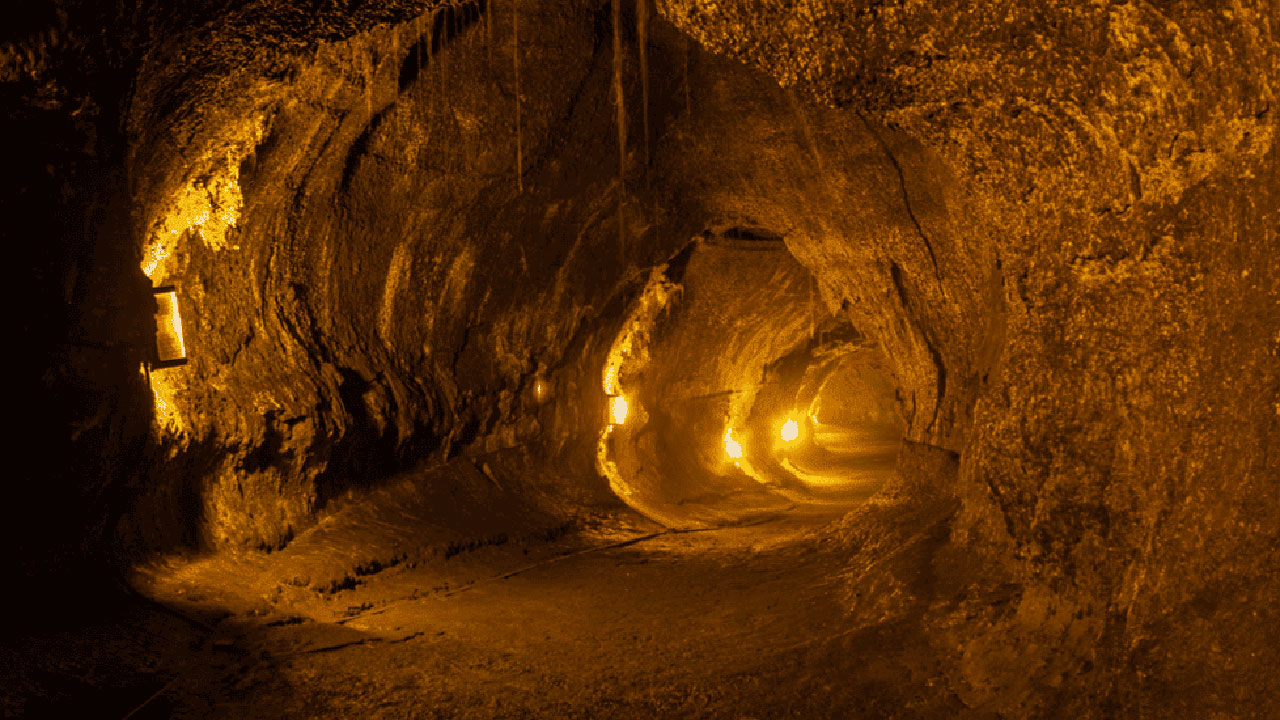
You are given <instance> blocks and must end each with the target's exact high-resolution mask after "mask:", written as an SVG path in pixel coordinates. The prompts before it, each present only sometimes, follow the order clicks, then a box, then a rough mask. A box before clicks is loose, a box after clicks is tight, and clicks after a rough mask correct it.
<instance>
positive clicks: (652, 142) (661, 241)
mask: <svg viewBox="0 0 1280 720" xmlns="http://www.w3.org/2000/svg"><path fill="white" fill-rule="evenodd" d="M510 11H511V8H505V9H504V8H503V6H502V5H500V4H499V5H495V6H493V7H492V8H487V10H486V12H483V13H477V12H474V11H473V10H464V11H460V12H457V13H448V12H442V13H437V14H435V15H432V16H427V17H424V18H423V19H409V20H405V21H403V22H399V23H395V22H392V23H389V24H385V25H380V26H377V27H375V28H373V29H371V30H368V31H366V32H364V33H361V34H357V35H355V36H352V37H349V38H344V39H337V40H332V41H323V42H317V43H315V44H314V45H313V46H309V47H308V49H307V51H306V52H301V53H299V52H294V53H292V54H287V53H282V54H281V55H280V56H279V57H278V58H277V57H276V56H273V55H268V56H267V59H266V60H263V61H261V62H258V63H256V64H251V65H246V66H243V67H242V66H236V67H232V68H229V69H228V68H225V67H223V66H222V65H219V64H217V63H211V62H210V61H209V60H208V59H207V55H206V54H204V53H200V52H189V53H187V52H186V51H185V50H184V51H182V52H178V51H177V50H174V49H172V48H169V47H168V46H165V48H162V49H161V50H157V51H156V52H155V53H153V55H152V57H151V59H150V61H149V64H148V65H146V67H145V68H144V70H143V73H142V76H141V79H140V80H139V83H138V90H137V94H136V97H135V99H134V102H133V103H132V105H131V113H130V117H129V121H130V126H129V128H130V132H131V148H132V149H133V152H132V154H131V155H130V165H129V167H130V169H131V172H130V177H131V178H133V184H132V185H131V187H130V190H131V193H132V197H133V198H134V205H135V207H136V208H139V210H138V212H137V214H136V224H135V227H136V228H137V232H138V235H139V236H140V237H141V238H142V240H141V243H142V248H141V254H142V256H143V260H144V269H145V270H148V271H150V272H151V279H152V280H153V281H154V282H166V281H176V282H177V283H178V284H179V286H180V288H181V290H180V298H181V300H182V302H183V303H184V306H185V307H186V308H187V310H186V311H185V312H186V313H187V314H188V316H189V318H188V322H189V324H190V327H191V332H190V335H191V340H190V345H191V347H192V353H191V354H192V358H193V360H192V363H191V364H190V365H189V366H187V367H186V368H180V369H176V370H166V371H164V372H163V373H162V374H161V373H157V374H156V375H155V377H154V378H153V380H154V387H155V388H156V394H157V397H158V398H159V400H158V402H157V408H158V409H157V418H158V425H159V428H160V429H159V438H160V446H161V448H162V450H161V451H160V453H161V455H162V456H163V458H164V460H163V461H162V462H159V463H157V464H156V466H155V467H154V468H153V469H152V470H151V472H150V473H148V474H146V475H145V477H146V478H147V479H145V480H144V481H142V483H141V484H142V485H143V486H144V487H145V488H146V490H145V491H144V495H145V496H146V497H148V498H150V499H149V500H145V501H143V502H140V503H138V505H137V507H138V510H137V511H136V512H134V513H133V515H132V517H131V518H130V519H129V521H128V522H126V527H128V529H129V531H130V532H131V533H132V534H133V536H135V538H136V539H137V541H138V542H140V543H142V544H143V545H147V544H151V545H155V544H157V543H159V544H163V543H164V542H166V541H165V540H163V538H166V537H173V536H174V535H175V533H179V532H180V533H181V534H185V535H187V536H190V535H191V528H192V527H195V528H197V530H196V533H195V538H194V540H195V541H196V542H197V543H212V544H214V545H218V544H224V543H230V544H233V545H248V546H251V547H252V546H261V547H268V548H270V547H279V546H280V545H281V544H283V543H286V542H288V540H289V538H290V537H291V536H292V534H294V533H295V532H296V531H297V530H298V529H299V528H300V527H303V526H305V525H306V524H307V523H309V522H310V519H311V518H312V517H313V516H314V513H315V512H316V511H317V510H318V509H319V508H321V507H323V505H324V503H325V502H326V499H327V498H328V497H331V496H333V495H335V494H337V493H339V492H342V491H344V490H345V489H346V488H349V487H358V486H360V485H362V484H367V483H369V482H372V481H374V480H375V479H376V478H378V477H380V476H384V475H386V474H388V473H390V472H392V471H394V470H395V469H397V468H399V467H405V466H407V465H409V464H412V463H416V462H423V461H427V462H431V461H435V460H433V459H436V460H438V459H444V458H446V457H448V456H449V455H451V454H455V453H457V452H464V451H465V452H483V451H485V450H492V449H496V448H497V447H504V446H505V447H509V446H512V445H515V444H520V443H527V442H531V441H535V440H536V441H537V442H540V443H541V442H552V443H557V444H560V445H563V444H564V442H565V439H566V437H567V436H581V435H589V434H594V432H596V428H595V425H596V423H598V422H599V419H598V416H597V414H596V413H593V412H591V411H590V409H591V408H593V407H596V406H597V404H598V403H599V402H600V400H601V398H598V397H591V396H590V395H589V394H588V395H586V396H584V395H583V393H582V388H584V387H587V386H589V383H583V382H582V380H581V378H574V379H573V382H575V383H578V386H579V389H578V390H577V391H576V394H574V393H573V392H571V393H570V394H569V395H567V396H566V398H568V397H575V398H578V399H581V400H583V401H584V402H583V410H584V411H583V412H577V413H572V414H565V413H561V412H559V411H555V412H552V413H551V414H550V416H547V417H544V416H545V415H547V412H548V411H547V410H546V409H542V408H537V407H533V406H532V405H531V404H530V403H528V402H527V396H528V393H527V390H528V387H529V385H530V383H531V382H532V380H533V378H534V377H535V376H538V375H539V374H541V373H550V379H551V380H552V382H553V383H554V384H557V385H560V384H564V383H568V382H570V379H569V378H567V377H565V376H562V375H558V374H557V368H560V367H561V366H562V365H564V366H565V367H568V366H574V367H581V366H582V363H583V361H582V359H581V356H575V355H574V353H578V352H581V351H584V350H585V349H586V348H588V347H591V348H595V350H594V351H595V352H598V351H599V347H600V343H598V342H593V341H589V339H590V338H592V337H598V336H601V335H607V334H608V333H609V332H611V330H610V327H609V323H611V322H618V321H620V316H621V313H620V312H618V313H617V314H616V315H609V314H607V313H606V309H607V308H609V307H613V311H612V312H617V311H619V310H620V309H621V307H622V306H618V305H617V300H618V299H619V298H622V297H623V296H625V295H627V294H628V293H634V292H636V291H637V290H638V288H639V287H640V284H641V283H642V281H643V279H644V277H645V274H646V273H647V268H648V267H651V266H653V265H655V264H657V263H660V262H663V261H665V260H666V259H668V258H669V257H671V256H672V255H674V254H675V252H676V251H677V250H678V249H679V248H681V247H683V245H684V244H685V243H687V242H688V239H689V238H691V237H693V236H694V235H696V234H698V233H700V232H702V231H703V230H704V229H706V228H708V227H729V226H732V225H734V224H735V223H736V222H738V221H741V224H744V225H746V226H749V227H761V228H764V229H766V230H767V231H769V232H773V233H776V234H779V235H782V236H784V237H786V238H787V243H788V247H789V249H790V250H791V251H792V252H793V253H794V254H795V255H796V256H797V258H799V259H800V260H801V262H802V263H807V264H808V265H809V267H810V269H814V268H816V267H817V264H821V266H822V269H821V272H820V292H819V295H820V296H821V297H822V299H823V300H824V301H825V302H826V303H827V304H828V306H829V307H830V308H831V309H836V308H839V307H841V306H842V305H844V304H848V305H849V306H850V308H852V310H851V311H852V312H853V313H855V314H856V315H857V318H855V322H857V323H859V324H860V325H862V326H865V327H866V328H867V329H868V332H870V333H872V334H874V335H876V336H877V337H878V339H879V341H880V342H882V343H884V344H885V345H886V347H887V348H888V347H889V346H892V349H889V350H888V351H887V352H886V354H887V356H888V357H890V358H892V359H893V361H894V362H895V363H896V366H895V367H894V372H895V375H896V376H898V377H899V378H901V381H902V384H903V388H902V392H901V394H902V397H903V398H904V402H905V403H906V405H907V408H908V414H909V416H910V417H911V418H912V420H911V428H912V432H913V433H914V434H915V435H914V436H915V437H918V438H919V439H929V440H932V441H936V442H938V443H941V444H944V445H945V444H947V443H950V442H951V441H950V440H948V439H947V438H951V437H954V436H955V435H956V433H957V432H959V430H958V429H957V428H960V427H963V424H964V422H965V421H964V419H963V417H961V416H962V415H963V412H964V409H965V408H966V407H968V404H967V403H966V401H965V398H966V397H969V396H971V395H972V392H973V390H972V383H971V382H961V381H957V380H956V379H955V378H954V377H953V378H952V379H950V380H949V381H947V380H946V379H945V378H944V377H943V376H942V375H940V374H939V372H938V368H939V367H940V366H939V364H938V363H939V357H942V355H939V353H942V354H943V355H945V354H946V353H955V354H957V356H959V357H966V358H967V357H970V356H971V355H973V353H974V352H975V350H974V349H973V348H974V345H975V343H976V342H977V340H975V339H974V338H975V337H976V336H977V335H978V332H977V329H980V325H979V324H977V323H978V322H979V321H980V319H981V318H982V317H983V315H982V313H981V312H980V309H979V310H975V309H974V308H975V306H981V305H982V303H983V302H985V301H986V298H985V297H981V296H978V290H977V288H983V287H985V286H984V283H986V282H987V281H988V277H987V276H988V275H989V273H990V272H991V270H992V268H993V266H992V265H991V264H990V263H989V262H988V260H989V258H985V257H984V258H981V259H980V260H975V261H973V262H972V263H970V264H968V265H963V264H960V259H962V258H964V257H967V256H966V255H965V253H966V252H969V250H970V249H971V248H970V247H969V246H967V245H964V244H963V243H964V242H967V241H966V240H964V238H961V239H958V240H957V239H954V238H951V237H950V236H948V235H947V233H949V232H952V231H956V228H959V227H961V226H960V225H959V224H958V223H956V222H954V221H953V220H951V219H950V218H949V217H948V216H947V215H946V214H945V213H944V212H943V208H944V206H943V204H942V201H943V200H944V199H945V196H946V193H947V192H948V190H947V185H946V182H947V181H946V178H945V177H943V178H942V180H939V179H938V178H939V177H940V176H938V175H937V174H936V173H934V172H933V171H934V170H935V169H936V167H935V166H936V161H935V160H934V159H932V158H930V157H929V156H928V155H927V153H924V151H923V150H922V149H921V148H920V147H919V146H918V145H913V144H911V142H910V141H909V140H908V139H905V138H902V137H897V136H893V135H891V134H887V132H886V131H882V130H877V129H876V128H875V127H874V126H873V125H871V124H868V123H866V122H863V121H862V120H861V119H860V118H857V117H852V116H849V115H848V114H847V113H846V114H840V113H835V112H829V111H824V110H821V109H814V108H807V107H803V106H802V104H800V103H798V102H797V101H796V99H795V98H794V97H792V96H789V95H788V94H786V93H785V92H783V91H781V90H779V88H778V87H777V85H776V84H775V83H774V82H773V81H772V80H771V79H769V78H768V77H766V76H764V75H762V74H759V73H755V72H752V71H750V70H748V69H746V68H744V67H743V66H742V65H740V64H738V63H736V62H734V61H729V60H723V59H719V58H716V57H714V56H710V55H707V54H705V53H702V52H700V51H699V50H698V49H697V48H696V47H695V46H691V45H690V44H689V43H688V42H687V40H686V39H685V38H684V37H683V36H681V35H679V34H678V33H675V32H673V31H672V30H671V29H670V27H669V26H666V25H664V24H658V25H656V26H655V27H654V29H653V32H652V33H651V34H650V35H649V36H648V40H649V50H650V52H649V53H648V62H649V67H648V71H649V72H648V75H649V77H650V79H651V83H650V85H651V88H650V103H649V105H648V106H644V105H643V103H642V96H641V94H640V87H641V85H642V83H641V82H640V80H641V77H640V75H641V68H640V67H639V66H638V65H637V63H636V59H635V55H634V54H633V53H631V52H630V51H628V53H627V55H626V62H625V63H624V66H623V72H624V78H625V80H626V82H625V83H624V88H625V89H626V93H625V96H624V112H626V113H627V115H628V118H629V122H628V123H627V127H628V128H629V134H628V135H627V145H626V148H625V150H626V158H627V160H626V167H627V175H626V177H625V178H624V181H623V182H622V183H619V182H618V175H617V172H618V171H617V157H618V154H617V153H618V148H617V145H616V125H615V124H614V113H615V112H616V110H615V102H616V98H614V97H613V96H612V95H611V87H610V85H611V81H612V77H611V73H612V68H611V61H612V54H611V51H610V49H609V48H608V46H609V45H610V42H609V37H610V33H611V30H610V29H609V25H608V22H607V21H608V13H607V11H608V7H607V6H597V5H595V4H582V5H578V6H568V7H566V6H561V5H556V6H555V7H554V8H550V7H545V8H544V7H542V6H540V5H532V4H531V5H528V6H525V5H521V6H520V11H521V17H522V18H523V24H522V25H521V27H522V28H523V30H522V34H521V36H520V38H521V39H520V43H521V44H520V45H519V46H518V47H519V48H521V49H520V51H519V53H520V57H526V54H529V55H532V56H536V57H538V58H539V61H538V62H535V63H529V62H528V61H527V59H526V60H525V65H523V66H522V71H521V90H520V94H519V96H520V98H521V103H520V108H521V114H520V117H521V125H520V128H519V133H518V137H519V145H518V147H517V142H516V139H517V132H516V126H515V122H514V117H513V115H514V107H515V97H516V93H515V75H516V67H515V54H516V48H517V44H516V42H515V23H514V19H515V18H514V15H513V14H512V13H511V12H510ZM504 13H506V14H504ZM203 31H204V29H197V30H193V31H191V32H190V33H188V34H187V35H184V36H181V39H180V40H179V39H175V42H174V47H182V46H183V45H182V43H183V42H197V43H198V44H200V43H211V42H216V41H217V40H218V39H219V37H220V36H218V35H216V34H215V35H213V36H211V37H205V36H203V35H201V34H200V33H201V32H203ZM624 35H625V37H624V39H625V41H626V46H627V47H628V48H630V47H633V46H634V43H635V42H637V37H636V35H635V29H634V25H631V24H627V25H626V26H624ZM423 38H430V43H425V42H424V41H423ZM175 52H176V53H178V54H177V56H176V58H175V55H174V53H175ZM218 52H219V53H222V52H225V51H218ZM183 53H185V54H183ZM215 54H216V53H215ZM184 57H186V58H194V59H196V60H197V61H198V62H196V64H195V68H196V69H198V70H199V71H200V73H204V75H200V74H199V73H197V75H198V76H199V77H200V78H203V79H199V80H198V81H197V80H193V79H192V78H193V73H196V69H193V68H192V66H191V62H193V61H190V60H189V61H187V62H186V63H184V62H183V61H182V58H184ZM231 57H239V56H236V55H234V53H232V54H231ZM584 57H585V58H591V61H590V62H583V61H582V59H583V58H584ZM273 58H275V59H273ZM267 60H271V62H267ZM562 66H563V67H562ZM209 67H212V68H213V71H208V70H207V68H209ZM564 67H569V68H572V69H573V70H572V73H566V71H565V70H564V69H563V68H564ZM205 75H208V77H205ZM646 112H647V114H648V116H649V127H650V135H649V140H648V142H647V143H646V142H645V137H644V135H643V129H644V123H642V122H640V118H638V117H637V116H641V117H642V116H643V115H644V114H645V113H646ZM851 138H854V139H853V140H852V141H851ZM763 148H768V149H769V150H768V151H763V150H762V149H763ZM796 156H799V157H802V158H805V159H806V161H805V162H801V163H796V162H792V161H790V160H788V158H791V157H796ZM646 158H647V159H648V163H647V164H646V163H645V159H646ZM810 159H811V160H812V161H811V162H810V161H809V160H810ZM913 163H914V164H913ZM930 163H933V165H931V164H930ZM620 188H621V189H623V190H624V191H625V193H626V195H625V197H626V201H625V205H624V207H623V209H622V211H621V218H619V213H620V211H619V209H618V192H619V189H620ZM843 191H847V192H848V193H849V195H848V197H842V196H841V195H840V193H841V192H843ZM815 197H816V198H822V199H823V200H824V201H828V202H813V201H812V200H811V198H815ZM920 223H925V224H926V225H929V226H930V227H931V228H935V229H937V230H938V232H937V233H935V236H934V237H933V238H931V239H930V240H926V239H925V237H924V236H922V235H921V233H920V232H919V226H920ZM956 232H958V231H956ZM930 242H932V243H933V244H932V245H930V244H929V243H930ZM935 247H936V248H938V249H939V250H938V251H937V252H938V254H937V256H936V257H934V254H935ZM977 251H981V248H978V250H977ZM824 253H825V254H824ZM947 253H951V255H948V254H947ZM948 257H950V259H951V261H953V262H955V263H956V264H955V265H954V268H955V271H954V272H953V273H952V276H951V277H949V278H946V279H945V280H943V278H944V276H941V275H938V274H937V271H936V270H935V269H934V262H935V260H937V261H939V262H943V263H945V262H946V261H947V259H948ZM828 261H829V262H828ZM940 283H941V284H940ZM944 295H945V296H946V297H947V298H949V301H948V302H942V303H938V304H936V305H935V304H932V303H931V302H930V301H931V299H934V298H938V297H942V296H944ZM611 304H612V305H611ZM916 311H919V313H920V314H921V315H922V316H923V318H922V317H919V316H917V315H916V314H915V312H916ZM609 318H613V319H609ZM975 318H977V319H979V320H975ZM602 323H603V324H602ZM947 333H949V334H947ZM943 336H946V337H949V338H951V340H950V341H949V344H945V345H944V344H941V343H940V342H939V340H938V339H937V338H938V337H943ZM571 349H572V352H570V350H571ZM957 364H959V363H957ZM939 398H942V402H940V401H939ZM557 418H558V420H557ZM548 421H549V422H553V423H559V424H558V425H556V427H554V428H544V427H542V425H543V423H544V422H548ZM566 422H567V423H569V424H565V423H566ZM578 446H579V444H575V447H578ZM585 481H587V482H594V481H593V480H590V479H586V480H585Z"/></svg>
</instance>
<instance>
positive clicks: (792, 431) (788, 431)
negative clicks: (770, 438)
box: [782, 418, 800, 442]
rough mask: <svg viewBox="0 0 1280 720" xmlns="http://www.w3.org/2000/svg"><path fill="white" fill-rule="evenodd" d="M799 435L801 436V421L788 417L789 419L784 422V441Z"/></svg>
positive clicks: (789, 440)
mask: <svg viewBox="0 0 1280 720" xmlns="http://www.w3.org/2000/svg"><path fill="white" fill-rule="evenodd" d="M798 437H800V423H798V422H796V421H795V420H792V419H791V418H787V421H786V422H784V423H782V441H783V442H791V441H792V440H795V439H796V438H798Z"/></svg>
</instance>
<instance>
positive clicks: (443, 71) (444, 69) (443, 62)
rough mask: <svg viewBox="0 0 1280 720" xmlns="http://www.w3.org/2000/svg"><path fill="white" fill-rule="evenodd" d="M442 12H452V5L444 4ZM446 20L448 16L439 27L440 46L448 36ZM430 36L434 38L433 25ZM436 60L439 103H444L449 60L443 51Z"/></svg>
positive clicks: (447, 20)
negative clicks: (438, 74)
mask: <svg viewBox="0 0 1280 720" xmlns="http://www.w3.org/2000/svg"><path fill="white" fill-rule="evenodd" d="M442 12H446V13H452V12H453V6H452V5H446V6H445V8H444V10H443V11H442ZM448 22H449V18H448V16H446V17H445V24H444V25H443V26H441V28H440V41H441V43H440V44H441V45H442V46H443V45H444V40H445V38H447V37H448V36H447V35H446V33H447V32H448ZM433 25H434V23H433ZM431 37H432V39H434V38H435V31H434V27H433V29H432V33H431ZM436 49H437V50H443V49H444V48H443V47H440V48H436ZM436 61H437V62H439V63H440V103H441V104H444V103H445V98H447V97H448V96H449V95H448V93H447V92H446V90H445V88H446V86H447V85H448V83H449V61H448V59H447V58H446V57H445V56H444V54H443V53H442V54H440V55H439V57H437V58H436Z"/></svg>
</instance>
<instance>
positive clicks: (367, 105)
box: [364, 49, 373, 124]
mask: <svg viewBox="0 0 1280 720" xmlns="http://www.w3.org/2000/svg"><path fill="white" fill-rule="evenodd" d="M364 110H365V116H364V117H365V123H366V124H371V123H373V50H372V49H370V50H369V55H368V64H367V65H365V68H364Z"/></svg>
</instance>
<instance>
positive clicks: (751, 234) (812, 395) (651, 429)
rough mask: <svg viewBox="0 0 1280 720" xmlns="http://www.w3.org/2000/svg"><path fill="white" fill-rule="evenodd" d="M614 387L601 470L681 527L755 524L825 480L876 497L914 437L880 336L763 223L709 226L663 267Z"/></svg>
mask: <svg viewBox="0 0 1280 720" xmlns="http://www.w3.org/2000/svg"><path fill="white" fill-rule="evenodd" d="M603 387H604V391H605V393H606V394H607V395H608V397H609V403H608V411H607V413H606V414H607V417H606V418H605V421H606V423H607V424H606V427H605V429H604V430H603V432H602V433H601V439H600V446H599V449H598V453H599V466H600V468H601V470H602V472H604V474H605V475H606V476H608V478H609V480H610V484H611V486H612V487H613V489H614V490H615V492H617V493H618V495H619V496H621V497H622V498H623V499H624V500H626V501H627V503H628V504H630V505H631V506H632V507H634V508H636V509H638V510H640V511H641V512H643V513H644V514H645V515H647V516H648V517H650V518H652V519H655V520H659V521H661V522H663V523H666V524H668V525H676V526H690V525H693V526H697V525H709V524H716V523H725V522H732V521H741V520H743V519H746V518H749V517H750V516H752V515H754V514H759V513H764V512H768V511H771V510H777V509H779V508H783V507H789V506H791V504H792V503H793V502H812V501H815V500H818V499H819V492H818V491H819V489H820V491H821V493H820V494H821V496H822V497H823V498H824V499H827V500H831V499H834V498H836V497H840V496H841V493H840V492H838V491H839V490H846V491H848V490H853V491H854V492H853V493H852V494H848V493H846V494H845V495H844V496H845V497H846V498H847V499H852V498H853V497H864V498H865V497H867V496H869V495H870V494H872V493H874V492H875V490H876V489H878V488H879V487H880V486H881V485H882V484H883V483H884V482H885V481H886V480H887V479H888V477H889V476H890V475H891V474H892V472H893V468H894V460H895V458H896V455H897V448H898V444H899V443H900V441H901V438H902V436H903V433H904V427H903V423H902V420H901V416H900V409H899V408H898V407H897V406H898V403H897V400H896V391H895V389H894V387H893V385H892V381H891V377H890V376H889V375H888V374H887V373H886V371H885V370H884V367H883V361H882V360H878V351H877V350H876V349H875V347H874V345H873V344H871V343H870V341H868V340H867V339H866V338H865V337H864V336H863V335H862V334H861V333H859V332H858V331H857V330H856V329H854V327H853V325H852V324H851V323H850V321H849V320H848V318H847V317H846V316H845V314H844V313H843V312H841V311H839V310H837V311H836V312H834V313H833V312H832V310H831V309H830V308H829V307H828V306H827V305H826V303H825V302H824V301H823V300H822V298H821V296H820V293H819V291H818V289H817V285H816V280H815V279H814V278H813V276H812V275H811V274H810V273H809V271H808V270H807V269H805V268H804V267H803V266H802V265H800V264H799V263H798V262H797V261H796V260H795V258H794V257H793V256H792V255H791V253H790V252H789V251H788V249H787V247H786V244H785V242H784V241H783V239H782V238H781V237H778V236H776V235H772V234H770V233H762V232H760V231H743V230H741V229H737V228H730V229H727V230H722V231H719V232H708V233H706V234H704V235H703V236H701V237H699V238H697V239H696V240H695V241H694V242H693V243H692V244H691V245H689V246H688V247H687V248H686V249H685V250H683V251H682V252H681V253H680V255H678V256H677V257H676V258H674V259H673V260H672V261H671V262H669V263H667V264H666V265H664V266H662V267H660V268H657V269H655V271H654V272H653V274H652V276H651V277H650V279H649V281H648V284H647V286H646V288H645V290H644V292H643V293H642V294H641V295H640V297H639V298H638V299H637V300H636V302H635V303H634V307H633V308H632V309H631V312H630V316H629V318H628V321H627V322H626V323H624V325H623V329H622V331H621V333H620V334H619V336H618V338H617V339H615V341H614V343H613V346H612V348H611V351H610V354H609V357H608V362H607V363H606V366H605V368H604V370H603ZM798 423H803V431H801V430H800V428H799V426H798V425H797V424H798ZM792 430H794V431H795V432H794V433H792V432H791V431H792Z"/></svg>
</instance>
